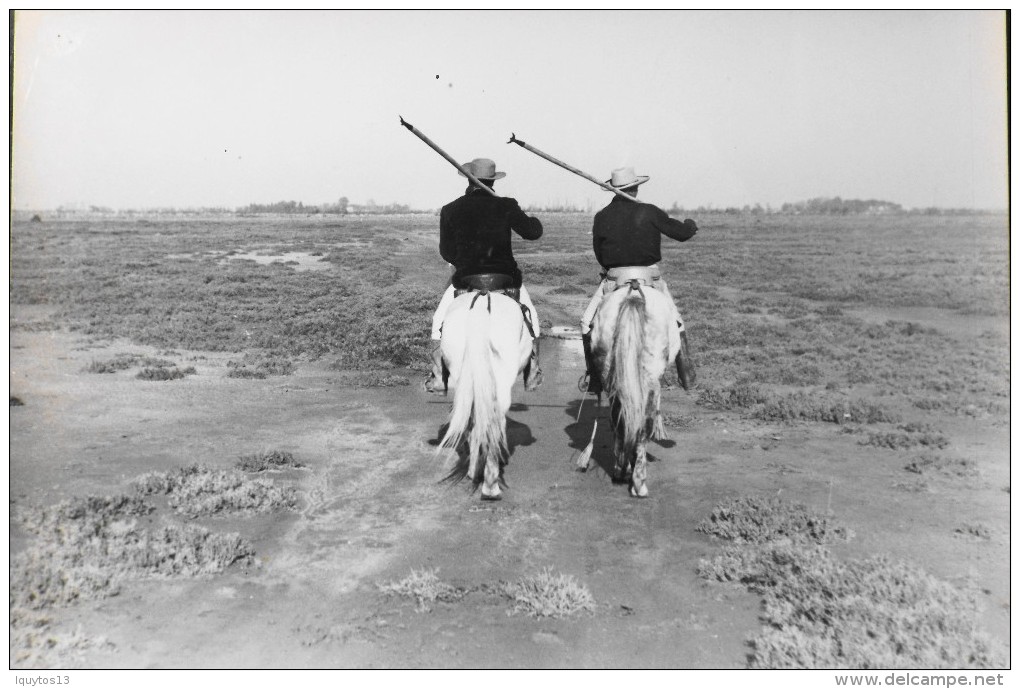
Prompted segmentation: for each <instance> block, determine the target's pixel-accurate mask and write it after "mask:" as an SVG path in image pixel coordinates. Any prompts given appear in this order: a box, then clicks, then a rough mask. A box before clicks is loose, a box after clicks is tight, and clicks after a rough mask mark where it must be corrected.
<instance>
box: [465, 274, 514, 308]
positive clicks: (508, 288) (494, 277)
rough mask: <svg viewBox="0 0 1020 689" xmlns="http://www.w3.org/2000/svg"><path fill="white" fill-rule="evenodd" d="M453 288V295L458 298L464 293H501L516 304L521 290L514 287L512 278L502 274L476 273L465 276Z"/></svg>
mask: <svg viewBox="0 0 1020 689" xmlns="http://www.w3.org/2000/svg"><path fill="white" fill-rule="evenodd" d="M457 282H458V284H456V285H454V286H453V290H454V291H453V295H454V296H455V297H459V296H460V295H462V294H464V293H465V292H501V293H502V294H505V295H506V296H508V297H510V298H511V299H513V300H514V301H516V302H520V300H521V290H520V288H518V287H514V279H513V276H510V275H504V274H503V273H477V274H475V275H465V276H464V277H462V278H461V279H460V280H458V281H457Z"/></svg>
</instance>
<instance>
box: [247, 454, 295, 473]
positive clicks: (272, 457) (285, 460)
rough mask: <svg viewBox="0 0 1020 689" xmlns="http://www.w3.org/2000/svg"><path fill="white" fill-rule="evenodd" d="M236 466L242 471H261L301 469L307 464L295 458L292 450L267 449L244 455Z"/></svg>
mask: <svg viewBox="0 0 1020 689" xmlns="http://www.w3.org/2000/svg"><path fill="white" fill-rule="evenodd" d="M235 466H237V468H238V469H240V470H241V471H249V472H260V471H271V470H274V469H284V468H293V469H299V468H301V467H303V466H305V465H304V464H302V463H301V462H299V461H297V460H295V459H294V454H293V453H291V452H285V451H282V450H267V451H264V452H257V453H255V454H252V455H244V456H243V457H241V458H240V459H239V460H237V464H236V465H235Z"/></svg>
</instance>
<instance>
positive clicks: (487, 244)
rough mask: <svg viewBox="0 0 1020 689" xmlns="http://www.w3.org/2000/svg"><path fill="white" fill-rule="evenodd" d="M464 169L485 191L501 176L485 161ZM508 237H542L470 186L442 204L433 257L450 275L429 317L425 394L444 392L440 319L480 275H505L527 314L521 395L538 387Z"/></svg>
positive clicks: (514, 210)
mask: <svg viewBox="0 0 1020 689" xmlns="http://www.w3.org/2000/svg"><path fill="white" fill-rule="evenodd" d="M464 168H465V169H466V170H468V171H470V173H471V174H472V175H474V176H475V178H477V179H478V180H479V181H480V182H481V183H482V184H484V185H485V186H487V187H489V189H491V188H492V185H493V183H494V182H495V181H496V180H498V179H502V178H503V177H505V176H506V173H504V172H497V171H496V163H494V162H492V161H491V160H489V159H488V158H475V159H474V160H472V161H471V162H470V163H465V164H464ZM511 232H516V233H517V234H518V235H520V236H521V237H523V238H524V239H531V240H534V239H538V238H539V237H541V236H542V221H540V220H539V219H538V218H533V217H531V216H529V215H527V214H525V213H524V211H522V210H521V207H520V205H519V204H518V203H517V201H516V200H515V199H512V198H504V197H498V196H494V195H493V194H490V193H489V191H488V190H486V189H482V188H480V187H478V186H476V185H475V184H474V183H472V184H471V186H469V187H468V189H467V191H466V192H464V195H463V196H461V197H460V198H458V199H456V200H454V201H451V202H450V203H448V204H446V205H445V206H443V209H442V211H440V213H439V254H440V255H441V256H442V257H443V260H445V261H446V262H447V263H449V264H451V265H452V266H453V267H454V273H453V277H452V278H451V284H450V285H449V287H447V289H446V292H445V293H444V294H443V298H442V299H441V300H440V302H439V306H438V307H436V312H435V314H433V316H432V341H433V346H432V353H431V358H432V374H431V375H430V376H429V378H428V380H426V381H425V390H427V391H428V392H445V389H446V386H445V384H444V382H443V361H442V352H441V347H440V341H441V338H442V326H443V319H444V318H445V317H446V311H447V309H448V308H449V307H450V304H452V303H453V300H454V296H455V291H456V290H457V289H464V288H466V287H467V285H466V284H465V282H464V278H466V277H468V276H470V275H479V274H484V273H497V274H501V275H509V276H510V277H511V278H512V279H513V287H514V288H516V289H517V290H518V300H519V301H520V303H521V304H522V305H523V306H524V307H526V308H527V312H528V317H529V318H530V319H531V330H532V334H533V335H534V338H533V340H532V352H531V361H530V362H529V363H528V366H527V367H526V368H525V372H524V386H525V389H527V390H534V389H536V388H537V387H538V386H539V385H541V384H542V370H541V368H539V356H538V336H539V321H538V316H537V314H536V313H535V305H534V304H533V303H532V302H531V296H530V295H529V294H528V290H527V289H526V288H525V287H524V285H523V284H522V277H521V270H520V268H518V266H517V261H515V260H514V254H513V248H512V246H511V240H512V239H513V237H512V236H511V234H510V233H511Z"/></svg>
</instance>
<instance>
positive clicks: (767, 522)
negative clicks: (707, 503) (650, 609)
mask: <svg viewBox="0 0 1020 689" xmlns="http://www.w3.org/2000/svg"><path fill="white" fill-rule="evenodd" d="M697 530H698V531H700V532H702V533H706V534H709V535H711V536H716V537H718V538H724V539H726V540H730V541H733V542H735V543H768V542H772V541H776V540H781V539H790V540H794V541H803V542H812V543H826V542H828V541H831V540H833V539H836V538H838V539H842V540H846V539H847V538H849V537H850V536H851V534H852V532H851V531H850V530H849V529H847V528H846V527H845V526H842V525H840V524H837V523H836V522H835V520H834V519H832V518H831V517H826V516H823V515H820V514H816V513H814V512H811V511H810V510H809V509H808V508H807V506H805V505H801V504H798V503H788V502H785V501H783V500H780V499H779V498H775V497H739V498H735V499H733V500H730V501H729V502H726V503H723V504H721V505H719V506H718V507H716V508H715V509H714V510H712V514H711V515H709V517H708V519H706V520H704V521H702V522H701V523H700V524H699V525H698V527H697Z"/></svg>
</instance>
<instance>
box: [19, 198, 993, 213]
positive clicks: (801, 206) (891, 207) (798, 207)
mask: <svg viewBox="0 0 1020 689" xmlns="http://www.w3.org/2000/svg"><path fill="white" fill-rule="evenodd" d="M597 210H598V208H596V207H594V206H592V204H590V203H589V204H587V205H586V206H581V205H576V204H570V203H561V204H545V205H543V204H531V205H528V206H524V211H525V212H527V213H594V212H596V211H597ZM664 210H665V211H666V212H667V213H668V214H669V215H695V214H700V215H709V214H719V213H722V214H726V215H865V214H870V215H877V214H883V215H885V214H888V215H896V214H902V215H965V214H992V215H994V214H999V213H1005V212H1006V209H982V208H942V207H937V206H929V207H920V208H904V207H903V206H902V205H901V204H899V203H894V202H892V201H884V200H879V199H844V198H841V197H839V196H834V197H818V198H813V199H808V200H806V201H797V202H792V203H784V204H782V205H780V206H778V207H776V206H772V205H771V204H766V205H762V204H760V203H756V204H754V205H753V206H752V205H749V204H745V205H744V206H725V207H715V206H712V205H707V206H705V205H701V206H697V207H689V206H681V205H679V204H678V203H676V202H675V201H674V202H673V205H672V206H670V207H669V208H664ZM14 212H16V213H24V214H32V213H35V214H38V213H40V212H55V213H60V214H69V215H76V214H86V213H88V214H96V215H128V216H130V215H138V214H155V215H241V216H244V215H262V214H267V215H348V214H351V215H393V214H402V213H436V212H438V209H434V208H432V209H415V208H412V207H411V206H410V205H408V204H403V203H387V204H378V203H376V202H375V201H373V200H371V199H369V200H368V201H367V202H366V203H363V204H356V203H351V202H350V201H349V200H348V199H347V197H344V196H341V197H340V198H339V199H338V200H337V201H336V202H332V203H323V204H305V203H303V202H301V201H276V202H273V203H249V204H248V205H247V206H242V207H239V208H234V209H231V208H226V207H210V206H203V207H173V206H164V207H157V208H128V209H113V208H110V207H107V206H97V205H87V206H86V205H84V204H81V205H61V206H57V207H56V208H55V209H52V210H47V209H43V210H39V209H25V210H20V209H19V210H16V211H14Z"/></svg>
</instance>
